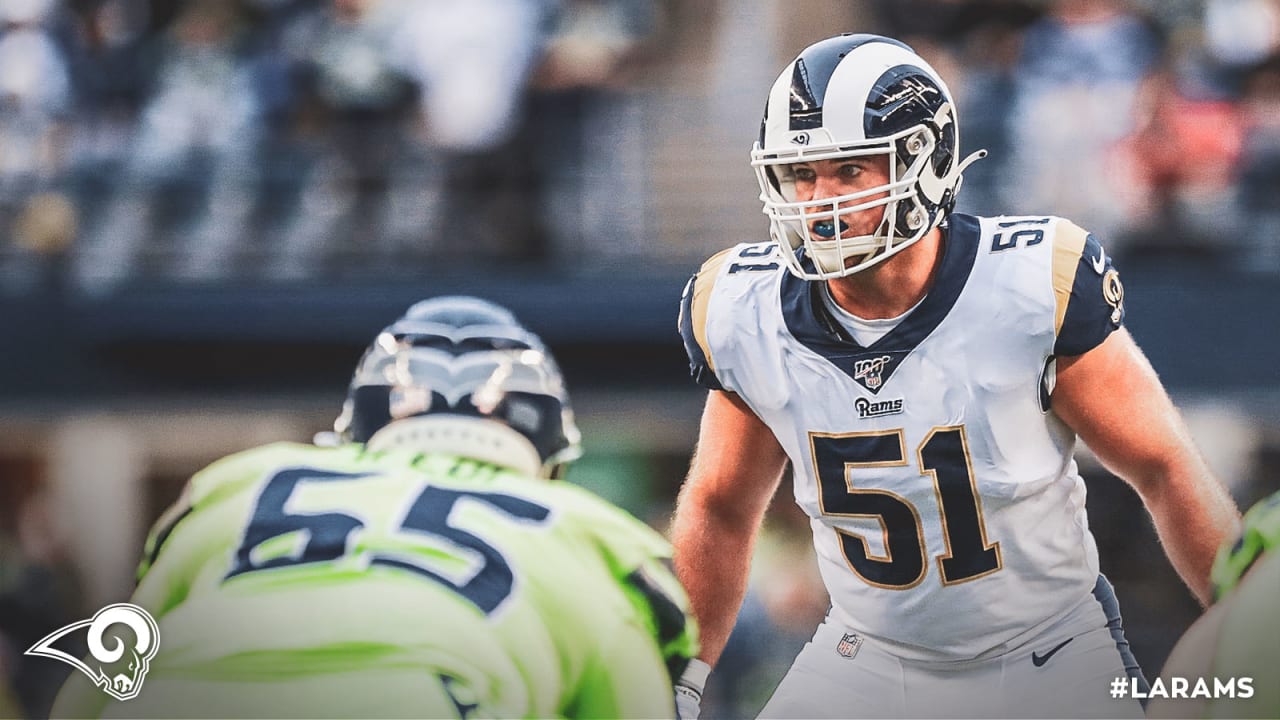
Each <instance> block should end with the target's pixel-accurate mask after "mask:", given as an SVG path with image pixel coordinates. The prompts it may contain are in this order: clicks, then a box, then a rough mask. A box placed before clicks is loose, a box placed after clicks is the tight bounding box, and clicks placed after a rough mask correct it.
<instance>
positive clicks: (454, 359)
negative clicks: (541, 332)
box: [334, 296, 582, 478]
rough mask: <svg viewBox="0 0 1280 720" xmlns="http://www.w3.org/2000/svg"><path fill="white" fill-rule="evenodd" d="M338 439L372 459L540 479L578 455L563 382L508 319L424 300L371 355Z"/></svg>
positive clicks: (530, 337)
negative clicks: (389, 452) (491, 467)
mask: <svg viewBox="0 0 1280 720" xmlns="http://www.w3.org/2000/svg"><path fill="white" fill-rule="evenodd" d="M334 430H335V432H336V433H337V435H338V437H339V438H340V439H341V440H343V441H345V442H355V443H365V444H367V445H368V446H369V447H370V448H372V449H375V450H382V449H388V448H393V447H406V448H411V449H414V450H420V451H423V452H444V453H450V454H454V455H460V456H463V457H469V458H473V459H476V460H481V461H484V462H489V463H493V464H495V465H501V466H503V467H508V468H511V469H513V470H517V471H520V472H523V473H526V474H530V475H537V476H540V477H544V478H553V477H560V476H561V475H562V473H563V469H564V466H565V465H566V464H567V463H568V462H570V461H572V460H574V459H576V458H578V457H579V456H580V455H581V454H582V451H581V447H580V445H579V440H580V436H579V433H578V428H577V426H576V425H575V424H574V420H573V411H572V410H571V409H570V407H569V397H568V395H567V394H566V392H565V387H564V379H563V378H562V376H561V374H560V370H559V368H557V366H556V363H555V360H554V359H553V358H552V357H551V354H550V352H548V351H547V348H546V347H545V346H544V345H543V344H542V341H541V340H539V339H538V337H537V336H536V335H534V334H533V333H531V332H529V331H528V330H526V329H525V328H524V327H523V326H521V325H520V323H519V322H518V321H517V320H516V319H515V316H513V315H512V314H511V313H510V312H508V311H507V310H505V309H504V308H501V307H499V306H497V305H494V304H493V303H490V302H487V301H485V300H481V299H479V298H473V297H462V296H450V297H440V298H434V299H431V300H424V301H422V302H419V303H417V304H415V305H414V306H413V307H411V308H409V310H408V311H407V312H406V313H405V314H404V316H403V317H401V318H400V319H399V320H397V321H395V322H394V323H392V324H391V325H389V326H388V327H387V328H385V329H384V330H383V331H382V332H381V333H379V334H378V337H377V338H376V339H375V340H374V342H373V344H372V345H370V346H369V349H368V350H366V351H365V354H364V357H363V358H361V360H360V364H359V365H358V366H357V367H356V371H355V374H354V376H353V377H352V380H351V387H350V389H349V390H348V392H347V399H346V403H345V404H344V405H343V409H342V415H340V416H339V417H338V419H337V420H336V421H335V422H334Z"/></svg>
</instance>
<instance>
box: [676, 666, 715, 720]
mask: <svg viewBox="0 0 1280 720" xmlns="http://www.w3.org/2000/svg"><path fill="white" fill-rule="evenodd" d="M710 674H711V666H710V665H708V664H706V663H704V662H702V661H701V660H699V659H698V658H693V659H692V660H690V661H689V666H688V667H686V668H685V669H684V672H683V673H681V674H680V679H679V680H677V681H676V688H675V690H676V717H678V718H680V720H698V714H699V713H701V712H702V690H703V688H705V687H706V686H707V676H708V675H710Z"/></svg>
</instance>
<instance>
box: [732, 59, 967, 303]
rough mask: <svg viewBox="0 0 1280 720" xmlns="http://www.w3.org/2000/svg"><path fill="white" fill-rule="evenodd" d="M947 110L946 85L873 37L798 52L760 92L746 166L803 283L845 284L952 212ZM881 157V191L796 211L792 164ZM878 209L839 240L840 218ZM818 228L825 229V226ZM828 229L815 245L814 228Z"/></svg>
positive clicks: (954, 173) (954, 163) (954, 144)
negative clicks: (872, 220) (863, 228)
mask: <svg viewBox="0 0 1280 720" xmlns="http://www.w3.org/2000/svg"><path fill="white" fill-rule="evenodd" d="M958 152H959V133H958V131H957V127H956V110H955V103H954V101H953V100H952V97H951V92H950V91H949V90H948V89H947V86H946V83H944V82H943V81H942V78H941V77H939V75H938V73H937V72H935V71H934V69H933V68H932V67H930V66H929V64H928V63H927V62H925V61H924V60H923V59H922V58H921V57H920V56H919V55H917V54H916V53H915V52H914V51H913V50H912V49H911V48H910V47H908V46H907V45H905V44H903V43H901V42H898V41H897V40H892V39H890V38H886V37H881V36H879V35H864V34H859V35H854V34H845V35H840V36H838V37H833V38H828V39H826V40H823V41H821V42H818V43H815V44H813V45H810V46H809V47H807V48H805V49H804V51H803V52H801V53H800V55H799V56H798V57H797V58H796V59H795V60H794V61H792V62H791V63H790V64H789V65H787V67H786V68H785V69H784V70H783V71H782V74H781V75H779V76H778V79H777V81H776V82H774V84H773V88H772V90H770V92H769V102H768V104H767V105H766V107H765V113H764V121H763V122H762V123H761V126H760V138H759V140H758V141H757V142H756V144H755V146H754V147H753V148H752V150H751V165H752V167H753V168H755V170H756V176H757V179H758V180H759V182H760V199H761V201H762V202H763V203H764V213H765V215H767V216H769V223H770V228H771V233H772V235H773V238H774V240H775V241H776V242H778V243H780V244H782V245H783V246H784V247H786V246H787V245H790V247H791V248H792V249H793V250H799V249H800V248H804V253H803V254H804V255H805V256H806V257H807V259H808V260H810V261H812V265H811V266H809V263H805V262H803V261H802V259H801V258H799V257H797V256H796V253H794V252H792V253H783V255H784V257H786V258H787V260H788V267H789V269H790V270H791V272H792V273H794V274H795V275H797V276H799V277H802V278H804V279H808V280H820V279H829V278H835V277H842V276H845V275H851V274H853V273H856V272H859V271H861V270H864V269H866V268H868V267H871V266H872V265H875V264H876V263H879V262H882V261H883V260H885V259H886V258H889V257H891V256H892V255H893V254H895V253H897V252H898V251H900V250H902V249H904V248H906V247H907V246H908V245H910V244H911V243H913V242H915V241H917V240H919V239H920V238H922V237H924V235H925V234H926V233H928V232H929V231H930V230H931V229H933V228H934V227H937V226H938V224H939V223H941V222H942V221H943V220H944V219H945V218H946V216H947V214H948V213H950V212H951V209H952V207H954V205H955V198H956V193H957V192H959V189H960V180H961V172H962V171H963V170H964V168H965V167H967V166H968V165H969V163H971V162H973V161H974V160H977V159H979V158H981V157H983V156H985V155H986V151H985V150H983V151H979V152H977V153H974V154H973V155H971V156H970V157H969V158H967V159H966V160H965V161H964V162H959V161H958ZM876 155H883V156H887V157H888V168H889V182H888V184H886V185H882V186H879V187H875V188H870V189H867V190H864V191H861V192H857V193H854V194H850V195H843V196H840V197H832V198H822V199H816V200H813V201H811V202H798V201H797V198H796V192H795V183H794V174H793V172H792V166H793V164H794V163H797V162H812V161H817V160H833V159H841V158H849V157H867V156H876ZM879 206H884V208H885V209H884V220H883V222H882V223H881V224H880V226H879V228H877V229H876V231H875V232H874V233H873V234H871V235H863V236H858V237H847V238H846V237H841V233H840V232H839V230H838V228H839V227H840V216H841V215H843V214H846V213H854V212H860V211H863V210H867V209H869V208H874V207H879ZM824 221H825V222H824ZM814 224H816V225H825V226H826V227H831V228H836V230H835V231H834V232H833V233H832V236H831V237H820V236H816V235H815V234H814V233H812V232H811V225H814Z"/></svg>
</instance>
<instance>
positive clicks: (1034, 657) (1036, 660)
mask: <svg viewBox="0 0 1280 720" xmlns="http://www.w3.org/2000/svg"><path fill="white" fill-rule="evenodd" d="M1072 640H1075V638H1067V639H1066V640H1063V641H1062V642H1061V643H1059V644H1058V646H1057V647H1055V648H1054V649H1052V650H1050V651H1049V652H1047V653H1045V654H1043V655H1040V654H1038V653H1036V652H1035V651H1032V653H1031V664H1032V665H1035V666H1036V667H1040V666H1041V665H1044V664H1045V663H1047V662H1049V658H1051V657H1053V656H1054V654H1055V653H1057V652H1058V651H1059V650H1061V649H1062V648H1064V647H1066V646H1067V643H1069V642H1071V641H1072Z"/></svg>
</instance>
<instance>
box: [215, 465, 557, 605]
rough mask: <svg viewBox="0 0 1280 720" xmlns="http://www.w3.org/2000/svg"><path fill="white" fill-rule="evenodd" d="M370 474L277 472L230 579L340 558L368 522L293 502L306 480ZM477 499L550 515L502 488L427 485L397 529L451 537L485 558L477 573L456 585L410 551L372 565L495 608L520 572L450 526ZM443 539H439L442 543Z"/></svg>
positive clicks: (516, 515) (379, 557) (535, 515)
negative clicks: (288, 542) (284, 549)
mask: <svg viewBox="0 0 1280 720" xmlns="http://www.w3.org/2000/svg"><path fill="white" fill-rule="evenodd" d="M371 475H372V474H371V473H341V472H332V471H329V470H319V469H315V468H290V469H288V470H282V471H280V472H278V473H276V474H275V475H274V476H272V477H271V479H270V480H268V481H267V482H266V484H265V485H264V486H263V489H262V493H261V494H260V495H259V496H258V502H257V505H256V506H255V507H254V511H253V516H252V518H251V519H250V520H249V524H248V526H247V527H246V528H245V531H244V539H243V540H242V541H241V543H240V547H239V549H238V550H237V551H236V554H235V559H234V561H233V564H232V568H231V571H230V572H228V573H227V575H226V577H225V578H224V580H228V579H231V578H233V577H236V576H237V575H243V574H245V573H249V572H257V571H262V570H270V569H273V568H280V567H289V566H295V565H302V564H307V563H317V562H325V561H330V560H336V559H338V558H340V557H343V556H344V555H346V554H347V553H348V552H349V550H350V548H352V547H353V543H354V539H355V535H356V533H357V532H358V531H360V530H362V529H364V527H365V522H364V521H363V520H361V519H360V518H358V517H356V516H355V515H352V514H348V513H345V512H339V511H331V512H305V513H304V512H298V511H293V512H291V511H290V508H289V500H290V498H291V497H293V496H294V494H295V493H296V492H297V490H298V488H299V486H300V485H304V484H308V483H325V482H333V481H343V480H347V481H349V480H358V479H360V478H367V477H370V476H371ZM468 500H469V501H473V502H478V503H482V504H484V505H485V506H487V507H489V508H491V509H493V510H496V511H498V512H500V513H502V514H503V515H505V516H507V517H509V518H511V519H513V520H517V521H524V522H532V523H542V522H545V521H546V520H547V518H548V517H550V514H551V511H550V510H549V509H547V508H546V507H544V506H542V505H539V504H537V503H534V502H531V501H529V500H526V499H524V498H519V497H515V496H513V495H505V494H503V493H494V492H481V491H477V490H457V489H449V488H441V487H436V486H434V485H425V486H423V487H422V489H421V491H420V492H419V493H418V495H417V497H415V498H414V500H413V502H412V503H411V504H410V505H409V509H408V511H407V512H406V513H405V515H404V519H403V520H401V521H400V525H399V527H397V528H396V532H397V534H398V535H400V536H401V538H402V539H403V540H405V541H407V542H409V543H412V542H413V537H414V536H415V535H417V536H419V537H424V538H430V539H434V540H445V541H447V542H448V543H449V544H451V545H453V546H455V547H458V548H463V549H466V550H468V551H470V553H468V554H469V555H473V556H476V557H478V558H479V561H478V563H477V564H478V570H477V571H476V572H475V573H474V574H473V575H472V576H471V577H470V578H469V579H467V580H466V581H464V582H457V581H454V580H452V579H450V578H448V577H446V576H445V575H443V574H441V573H440V572H438V571H437V570H435V569H432V568H431V567H430V566H429V565H428V564H427V562H426V560H425V558H423V557H422V556H414V555H411V554H408V553H403V552H401V553H396V554H394V555H392V554H389V553H388V554H383V553H380V552H379V551H378V550H377V549H371V550H369V551H368V559H369V564H370V565H384V566H388V567H396V568H400V569H403V570H407V571H409V572H413V573H417V574H419V575H422V576H424V577H426V578H429V579H430V580H432V581H434V582H437V583H440V584H442V585H445V586H446V587H449V588H450V589H452V590H453V591H454V592H456V593H458V594H459V595H461V596H462V597H464V598H466V599H467V600H468V601H470V602H471V603H472V604H474V605H475V606H476V607H477V608H479V609H480V610H481V611H482V612H484V613H485V614H488V613H491V612H493V611H494V610H495V609H496V608H497V607H498V606H499V605H501V604H502V601H503V600H505V599H506V598H507V596H509V595H510V594H511V588H512V585H513V584H514V576H513V574H512V572H511V566H510V564H509V563H508V562H507V560H506V558H505V557H503V555H502V553H501V552H499V551H498V550H497V549H496V548H494V547H493V546H492V545H490V544H488V543H487V542H485V541H484V540H482V539H481V538H479V537H477V536H475V535H473V534H472V533H469V532H467V531H465V530H463V529H461V528H458V527H456V526H454V525H453V524H451V523H450V521H449V517H450V514H451V513H452V512H453V510H454V507H455V506H456V505H457V504H458V503H459V502H462V501H468ZM289 535H294V541H295V542H297V543H299V544H300V547H299V548H298V549H296V550H295V551H293V552H290V553H288V554H286V555H278V556H276V557H271V558H269V559H265V560H262V559H255V557H254V552H255V550H257V549H258V548H259V547H261V546H262V545H263V543H267V542H269V541H272V540H276V539H280V538H286V539H287V536H289ZM435 544H438V543H435Z"/></svg>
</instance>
